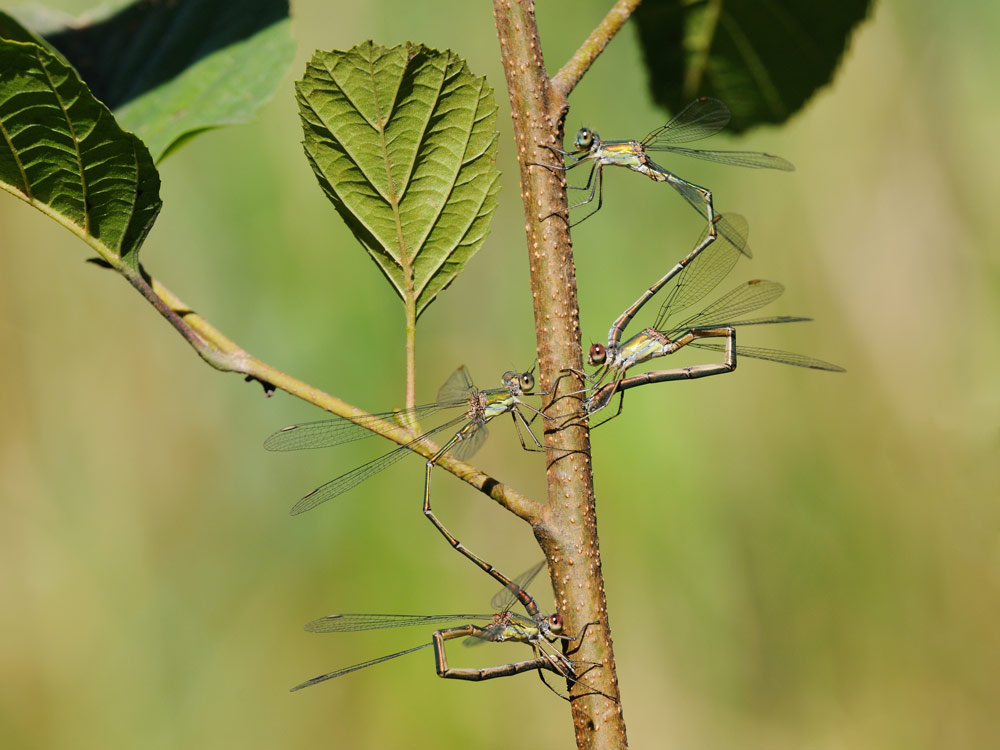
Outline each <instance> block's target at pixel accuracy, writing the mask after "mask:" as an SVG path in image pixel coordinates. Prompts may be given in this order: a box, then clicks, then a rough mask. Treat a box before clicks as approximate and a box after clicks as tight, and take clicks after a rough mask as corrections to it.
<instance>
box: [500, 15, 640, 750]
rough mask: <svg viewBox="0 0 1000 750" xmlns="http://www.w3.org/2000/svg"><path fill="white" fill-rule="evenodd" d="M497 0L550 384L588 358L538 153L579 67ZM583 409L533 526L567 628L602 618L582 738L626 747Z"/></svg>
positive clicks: (553, 139) (595, 744) (562, 438)
mask: <svg viewBox="0 0 1000 750" xmlns="http://www.w3.org/2000/svg"><path fill="white" fill-rule="evenodd" d="M493 9H494V17H495V19H496V25H497V32H498V36H499V39H500V52H501V57H502V60H503V66H504V71H505V74H506V78H507V88H508V91H509V93H510V103H511V117H512V118H513V121H514V138H515V141H516V145H517V155H518V161H519V164H520V176H521V194H522V197H523V200H524V212H525V217H526V219H525V230H526V232H527V240H528V263H529V267H530V272H531V293H532V298H533V303H534V313H535V331H536V336H537V341H538V360H539V369H540V373H541V385H542V388H543V389H546V390H547V389H548V388H549V385H550V384H551V383H552V382H553V381H554V380H555V378H556V377H557V376H558V374H559V372H560V371H562V370H565V369H566V368H576V369H577V370H579V369H581V368H582V367H583V359H582V351H581V348H580V326H579V310H578V306H577V292H576V267H575V264H574V260H573V248H572V243H571V241H570V235H569V230H568V226H567V222H566V220H565V219H564V218H562V217H561V216H558V215H557V216H550V214H553V213H554V212H559V211H565V209H566V191H565V187H564V182H563V180H562V179H561V178H559V177H557V176H555V175H554V174H553V173H552V172H550V171H549V170H547V169H544V168H540V167H537V166H531V165H530V164H529V163H530V162H546V161H547V160H548V159H550V158H551V154H550V153H549V152H548V151H546V150H545V149H543V148H542V144H553V145H554V144H559V143H561V142H562V135H563V121H564V119H565V116H566V111H567V103H566V97H565V93H566V91H567V90H568V88H571V87H572V86H571V85H570V86H568V88H567V85H566V83H568V82H569V81H570V78H571V77H569V76H567V77H566V78H565V83H564V85H563V86H562V87H561V88H557V87H555V86H553V81H550V80H549V78H548V75H547V74H546V72H545V63H544V60H543V57H542V50H541V45H540V42H539V39H538V30H537V25H536V23H535V13H534V5H533V3H532V2H531V1H530V0H521V1H520V2H517V0H494V5H493ZM620 25H621V24H620V23H619V24H618V26H620ZM618 26H615V27H614V30H617V28H618ZM606 33H613V31H612V32H606ZM592 36H593V35H592ZM605 43H606V41H605ZM600 48H601V49H603V44H601V45H600ZM598 51H599V50H598ZM594 57H596V53H593V54H590V56H589V57H588V58H587V59H586V60H583V61H582V62H580V65H578V66H576V67H575V68H574V71H575V72H574V73H573V76H575V78H573V79H572V80H573V83H575V80H578V79H579V76H580V75H582V72H583V70H585V69H586V67H587V66H588V65H589V64H590V62H592V61H593V58H594ZM564 215H565V214H563V216H564ZM543 217H548V218H543ZM573 379H576V376H573ZM570 380H571V379H565V380H563V381H562V388H563V389H565V390H564V391H563V392H566V391H578V390H580V388H581V387H582V384H580V383H579V382H576V383H574V384H572V385H569V386H568V387H567V385H568V383H569V382H570ZM579 409H580V403H579V401H578V400H576V399H573V398H563V399H557V400H556V401H555V402H554V403H553V405H552V407H551V408H550V409H549V412H548V413H549V414H551V415H552V416H554V417H555V419H554V420H553V423H554V424H566V423H568V424H569V425H570V426H567V427H565V428H563V429H554V430H550V431H548V433H547V435H546V445H547V447H548V448H549V451H548V462H549V464H548V466H549V468H548V476H547V478H548V502H547V505H546V507H545V510H544V512H543V514H542V520H541V521H540V522H539V523H537V524H535V526H534V531H535V536H536V537H537V538H538V541H539V544H540V545H541V546H542V549H543V550H544V552H545V555H546V558H547V559H548V562H549V573H550V574H551V576H552V582H553V587H554V590H555V593H556V600H557V603H558V606H559V611H560V613H561V614H562V616H563V618H564V620H565V622H566V628H567V630H568V631H569V632H574V631H576V630H579V629H580V628H581V627H583V625H584V624H585V623H587V622H591V621H596V622H599V623H600V624H601V627H599V628H591V629H590V631H589V633H588V636H587V637H586V638H585V639H584V640H583V642H582V644H581V645H580V648H579V650H578V651H576V652H575V653H574V654H573V658H574V659H576V660H580V661H582V662H592V663H595V664H598V665H600V666H599V667H598V668H596V669H593V670H591V671H589V672H588V673H587V674H586V677H585V681H586V683H587V684H588V685H589V686H590V687H592V688H594V689H596V691H599V692H593V691H588V689H587V687H585V686H584V685H582V684H575V685H572V686H571V688H570V695H571V697H572V702H571V705H572V713H573V724H574V727H575V730H576V740H577V746H578V747H580V748H624V747H627V740H626V735H625V721H624V716H623V713H622V710H621V703H620V702H619V701H618V680H617V676H616V673H615V662H614V652H613V648H612V641H611V630H610V627H609V624H608V616H607V607H606V602H605V596H604V579H603V576H602V573H601V558H600V548H599V544H598V537H597V524H596V515H595V503H594V491H593V474H592V471H591V464H590V441H589V431H588V428H587V425H586V420H579V419H575V420H574V419H565V417H569V416H570V415H572V414H573V413H574V412H578V411H579ZM600 693H603V694H604V695H601V694H600ZM607 696H610V698H609V697H607Z"/></svg>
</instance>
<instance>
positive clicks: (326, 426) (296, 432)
mask: <svg viewBox="0 0 1000 750" xmlns="http://www.w3.org/2000/svg"><path fill="white" fill-rule="evenodd" d="M465 403H466V402H465V401H464V400H462V401H459V402H457V403H456V402H446V403H435V404H422V405H420V406H414V407H413V408H411V409H401V410H399V411H388V412H382V413H380V414H366V415H364V416H359V417H355V418H353V419H348V418H346V417H336V418H334V419H321V420H318V421H316V422H303V423H301V424H293V425H289V426H288V427H283V428H281V429H280V430H278V431H277V432H274V433H272V434H270V435H269V436H268V437H267V439H266V440H265V441H264V447H265V448H266V449H267V450H269V451H297V450H304V449H308V448H329V447H331V446H334V445H343V444H344V443H351V442H354V441H355V440H363V439H364V438H368V437H371V436H372V435H376V434H377V433H375V432H372V429H371V428H372V427H373V426H375V425H378V424H381V423H383V422H390V423H392V424H397V422H402V423H403V424H413V423H414V422H419V421H420V419H421V418H423V417H428V416H430V415H431V414H434V413H436V412H438V411H441V410H444V409H452V408H455V407H456V406H464V405H465Z"/></svg>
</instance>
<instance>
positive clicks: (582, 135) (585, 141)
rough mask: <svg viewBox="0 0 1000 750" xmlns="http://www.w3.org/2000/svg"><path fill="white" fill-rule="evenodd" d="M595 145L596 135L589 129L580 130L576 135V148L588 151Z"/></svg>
mask: <svg viewBox="0 0 1000 750" xmlns="http://www.w3.org/2000/svg"><path fill="white" fill-rule="evenodd" d="M592 145H594V133H593V131H592V130H590V129H589V128H580V130H579V131H578V132H577V134H576V147H577V148H580V149H588V148H590V147H591V146H592Z"/></svg>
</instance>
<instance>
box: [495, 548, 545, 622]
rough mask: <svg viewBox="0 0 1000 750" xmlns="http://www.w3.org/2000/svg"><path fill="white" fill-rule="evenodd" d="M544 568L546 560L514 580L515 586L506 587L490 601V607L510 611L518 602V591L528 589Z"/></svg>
mask: <svg viewBox="0 0 1000 750" xmlns="http://www.w3.org/2000/svg"><path fill="white" fill-rule="evenodd" d="M543 567H545V560H540V561H539V562H537V563H536V564H535V565H532V566H531V567H530V568H528V570H526V571H524V572H523V573H521V575H519V576H518V577H517V578H515V579H514V580H513V583H514V586H504V587H503V588H502V589H500V590H499V591H498V592H497V593H496V595H494V597H493V599H491V600H490V606H491V607H493V608H494V609H498V610H508V609H510V608H511V607H512V606H514V603H515V602H516V601H517V594H518V591H519V590H520V591H524V590H525V589H527V588H528V586H529V585H531V582H532V581H534V580H535V577H536V576H537V575H538V573H539V572H540V571H541V569H542V568H543Z"/></svg>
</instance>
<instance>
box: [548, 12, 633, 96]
mask: <svg viewBox="0 0 1000 750" xmlns="http://www.w3.org/2000/svg"><path fill="white" fill-rule="evenodd" d="M640 2H642V0H618V2H617V3H615V5H614V7H613V8H612V9H611V10H610V11H608V15H606V16H605V17H604V20H603V21H601V22H600V24H598V26H597V28H596V29H594V30H593V31H592V32H590V36H588V37H587V41H585V42H584V43H583V44H581V45H580V49H578V50H577V51H576V52H574V53H573V56H572V57H571V58H570V59H569V60H567V61H566V64H565V65H563V66H562V67H561V68H560V69H559V72H558V73H556V74H555V75H554V76H553V77H552V88H553V89H555V90H556V91H557V92H559V93H560V94H561V95H562V96H563V97H567V96H569V94H570V92H571V91H572V90H573V89H574V88H576V84H578V83H579V82H580V79H581V78H583V74H584V73H586V72H587V70H588V69H589V68H590V66H591V65H592V64H593V62H594V60H596V59H597V56H598V55H600V54H601V53H602V52H603V51H604V48H605V47H607V46H608V42H610V41H611V39H612V38H613V37H614V35H615V34H617V33H618V30H619V29H620V28H621V27H622V25H623V24H624V23H625V22H626V21H627V20H628V19H629V16H631V15H632V12H633V11H634V10H635V9H636V8H637V7H638V5H639V3H640Z"/></svg>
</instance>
